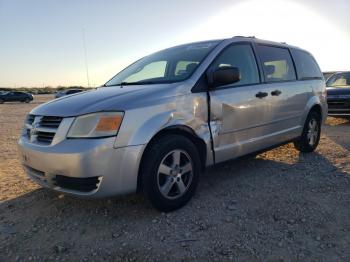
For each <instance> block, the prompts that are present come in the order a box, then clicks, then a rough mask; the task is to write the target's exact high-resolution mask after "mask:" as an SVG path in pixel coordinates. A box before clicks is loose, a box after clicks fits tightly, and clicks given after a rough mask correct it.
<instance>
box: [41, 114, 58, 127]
mask: <svg viewBox="0 0 350 262" xmlns="http://www.w3.org/2000/svg"><path fill="white" fill-rule="evenodd" d="M61 121H62V117H56V116H43V117H42V118H41V121H40V126H43V127H51V128H58V127H59V125H60V124H61Z"/></svg>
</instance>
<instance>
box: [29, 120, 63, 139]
mask: <svg viewBox="0 0 350 262" xmlns="http://www.w3.org/2000/svg"><path fill="white" fill-rule="evenodd" d="M62 120H63V118H62V117H57V116H35V115H28V116H27V120H26V130H25V131H26V132H25V133H26V136H27V137H28V139H29V140H30V141H31V142H32V143H39V144H45V145H50V144H51V143H52V140H53V139H54V137H55V134H56V132H57V129H58V127H59V126H60V124H61V122H62Z"/></svg>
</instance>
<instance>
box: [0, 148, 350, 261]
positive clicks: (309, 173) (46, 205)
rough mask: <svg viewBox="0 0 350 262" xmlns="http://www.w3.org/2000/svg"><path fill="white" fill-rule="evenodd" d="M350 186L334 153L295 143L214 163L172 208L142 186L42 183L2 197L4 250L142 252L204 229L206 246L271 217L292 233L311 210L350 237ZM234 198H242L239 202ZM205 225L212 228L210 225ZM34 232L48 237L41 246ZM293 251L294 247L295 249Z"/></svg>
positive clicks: (273, 227) (326, 226) (328, 227)
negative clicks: (136, 190)
mask: <svg viewBox="0 0 350 262" xmlns="http://www.w3.org/2000/svg"><path fill="white" fill-rule="evenodd" d="M281 154H282V156H281ZM339 180H344V181H343V182H341V183H339ZM337 181H338V182H337ZM346 181H347V182H346ZM335 182H337V183H335ZM348 187H349V174H348V173H344V172H342V171H341V170H338V169H337V167H335V166H334V165H333V164H332V163H331V162H330V161H329V160H328V159H327V158H326V157H324V156H323V155H321V154H319V153H317V152H316V153H312V154H300V153H297V152H296V151H295V150H293V149H291V146H290V145H287V146H285V147H283V148H282V149H276V150H272V151H269V152H266V153H263V154H261V155H258V156H256V157H252V156H249V157H245V158H241V159H237V160H232V161H229V162H225V163H223V164H220V165H218V166H216V167H214V168H210V169H208V170H207V171H206V172H205V174H203V176H202V177H201V182H200V186H199V188H198V191H197V194H196V196H195V197H194V199H193V200H192V201H190V202H189V204H188V205H187V206H185V207H184V208H182V209H180V210H178V211H175V212H172V213H169V214H164V213H160V212H158V211H156V210H154V209H153V208H152V206H151V205H150V204H149V203H148V202H147V201H146V200H145V199H144V197H143V196H142V195H140V194H139V195H130V196H125V197H118V198H109V199H100V200H86V199H79V198H75V197H71V196H64V195H60V194H56V193H54V192H52V191H50V190H47V189H38V190H35V191H32V192H30V193H27V194H24V195H22V196H19V197H17V198H15V199H11V200H8V201H4V202H2V203H1V204H0V219H1V220H0V221H1V224H3V225H8V226H9V227H10V228H12V232H10V233H6V232H5V233H4V234H0V241H1V240H2V241H4V239H6V245H4V246H3V248H1V247H0V253H3V252H5V249H6V250H9V249H13V250H14V252H15V251H16V250H19V249H21V248H26V249H28V250H31V252H34V254H37V255H39V256H46V255H47V254H50V253H52V250H53V248H54V246H55V245H57V244H60V243H63V244H62V245H68V248H69V249H70V252H73V253H74V252H78V250H80V249H81V248H85V249H87V253H89V252H88V251H89V248H92V246H91V245H92V244H91V243H92V242H94V239H96V241H97V240H98V241H99V246H100V247H102V251H100V252H102V253H103V254H107V252H108V250H110V249H111V248H112V247H115V246H118V245H124V243H125V241H127V244H126V245H129V244H130V245H131V246H133V248H138V250H139V251H140V250H141V251H142V252H147V250H148V249H147V248H148V247H149V246H153V247H154V245H155V243H157V245H158V248H155V249H156V250H158V251H159V249H162V248H166V247H167V245H168V242H169V241H170V242H171V241H177V240H178V239H183V238H186V237H187V238H189V237H188V236H187V235H186V234H187V233H188V232H189V233H190V234H200V239H199V240H198V241H197V242H198V243H193V245H194V246H196V245H199V246H198V248H201V245H205V244H206V242H207V241H210V236H212V234H214V235H215V237H217V238H220V237H223V238H228V239H230V238H232V237H235V238H238V239H242V241H248V240H247V239H244V234H255V232H256V231H258V230H260V229H259V228H260V227H261V225H265V224H269V227H268V231H266V232H265V234H268V235H271V237H276V236H281V234H282V235H283V234H285V233H283V232H284V231H285V229H283V228H285V225H284V224H283V223H289V222H287V221H289V220H290V219H291V218H290V217H292V218H293V221H301V220H302V219H304V218H307V219H308V223H307V227H308V228H314V229H313V230H319V231H320V233H319V234H323V233H324V232H331V233H332V234H333V235H332V237H344V236H343V234H346V232H343V233H341V232H342V231H341V230H340V229H341V228H342V227H344V221H343V218H344V217H349V215H350V213H349V210H348V209H344V210H342V211H339V210H337V209H338V207H339V206H341V205H342V204H344V205H345V204H346V201H348V200H349V197H348V196H347V198H344V199H343V200H342V201H340V200H339V199H337V198H335V197H334V198H332V197H331V196H332V195H335V194H342V193H344V192H345V193H344V196H346V195H345V194H346V192H348ZM230 205H234V207H233V208H232V210H231V207H230ZM227 215H232V216H233V221H234V223H232V224H227V223H224V222H223V221H225V220H224V219H226V217H227ZM242 221H243V222H242ZM203 223H204V226H203V225H202V224H203ZM293 223H294V222H293ZM347 223H348V224H347V226H350V225H349V222H347ZM247 225H249V227H250V229H249V231H248V232H246V230H247V229H246V226H247ZM286 225H287V224H286ZM201 227H206V229H205V230H204V231H203V232H202V231H200V230H202V229H200V228H201ZM197 230H199V231H197ZM243 231H245V233H244V234H242V235H241V234H240V232H243ZM160 232H162V234H163V235H164V236H160V235H159V234H160ZM197 232H200V233H197ZM339 232H340V233H339ZM221 234H222V236H221ZM228 234H230V235H228ZM295 234H297V235H296V236H295V238H296V239H297V240H298V241H296V242H293V243H291V245H297V246H303V245H304V246H305V245H306V248H308V247H309V245H312V244H313V243H311V244H310V243H308V242H307V243H306V242H305V241H306V240H305V239H304V238H306V239H308V238H310V236H309V235H304V233H295ZM298 234H299V235H298ZM305 234H307V233H305ZM206 236H207V237H206ZM277 238H278V237H277ZM28 239H29V240H30V239H33V240H34V239H36V241H37V240H38V239H40V243H41V246H40V248H37V246H36V244H33V243H32V242H31V241H26V240H28ZM161 239H163V240H161ZM167 241H168V242H167ZM4 243H5V242H4ZM70 243H73V244H72V245H71V244H70ZM145 243H146V244H145ZM344 243H345V242H344ZM208 245H209V246H210V244H208ZM252 245H254V243H252ZM276 245H277V243H276ZM256 248H257V249H259V247H258V246H257V247H256ZM310 248H311V246H310ZM156 250H153V251H152V252H158V251H156ZM139 251H138V252H139ZM141 251H140V252H141ZM292 251H293V248H292V249H290V251H288V252H292ZM104 252H105V253H104ZM159 252H160V251H159ZM237 252H240V251H239V250H237ZM242 252H243V251H242ZM244 252H246V250H245V251H244ZM244 252H243V253H244ZM276 252H277V251H276ZM278 252H279V251H278ZM3 254H4V253H3ZM315 254H316V253H315ZM317 254H318V253H317Z"/></svg>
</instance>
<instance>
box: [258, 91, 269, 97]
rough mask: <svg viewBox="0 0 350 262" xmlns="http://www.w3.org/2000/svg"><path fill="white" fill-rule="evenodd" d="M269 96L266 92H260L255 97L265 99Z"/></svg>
mask: <svg viewBox="0 0 350 262" xmlns="http://www.w3.org/2000/svg"><path fill="white" fill-rule="evenodd" d="M268 95H269V94H268V93H266V92H259V93H257V94H255V96H256V97H257V98H264V97H266V96H268Z"/></svg>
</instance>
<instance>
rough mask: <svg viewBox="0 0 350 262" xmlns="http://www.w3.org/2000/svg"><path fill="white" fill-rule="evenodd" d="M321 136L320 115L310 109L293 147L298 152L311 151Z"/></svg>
mask: <svg viewBox="0 0 350 262" xmlns="http://www.w3.org/2000/svg"><path fill="white" fill-rule="evenodd" d="M320 136H321V116H320V114H318V113H317V112H316V111H311V112H310V113H309V115H308V116H307V118H306V121H305V124H304V129H303V133H302V135H301V137H300V138H299V139H298V140H296V141H294V147H295V148H296V149H297V150H299V151H300V152H305V153H309V152H313V151H314V150H315V149H316V147H317V146H318V143H319V142H320Z"/></svg>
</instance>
